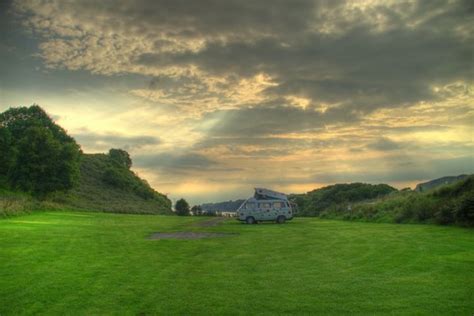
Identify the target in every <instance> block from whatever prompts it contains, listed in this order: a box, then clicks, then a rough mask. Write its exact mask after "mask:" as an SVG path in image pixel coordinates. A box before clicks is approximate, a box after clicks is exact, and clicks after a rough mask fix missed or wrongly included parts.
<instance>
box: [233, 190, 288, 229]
mask: <svg viewBox="0 0 474 316" xmlns="http://www.w3.org/2000/svg"><path fill="white" fill-rule="evenodd" d="M236 215H237V216H236V218H237V219H238V220H240V221H243V222H245V223H247V224H255V223H257V222H260V221H275V222H277V223H278V224H283V223H284V222H285V221H287V220H291V219H292V218H293V215H294V210H293V207H292V203H290V201H288V197H287V196H286V195H285V194H284V193H280V192H276V191H272V190H269V189H264V188H255V194H254V196H253V197H251V198H248V199H247V200H246V201H245V202H244V203H242V205H241V206H240V207H239V209H238V210H237V214H236Z"/></svg>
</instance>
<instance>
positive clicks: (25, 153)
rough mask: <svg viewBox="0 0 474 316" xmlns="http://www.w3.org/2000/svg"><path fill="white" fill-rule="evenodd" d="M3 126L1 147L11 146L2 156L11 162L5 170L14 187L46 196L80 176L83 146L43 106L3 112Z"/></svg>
mask: <svg viewBox="0 0 474 316" xmlns="http://www.w3.org/2000/svg"><path fill="white" fill-rule="evenodd" d="M0 128H1V129H2V131H1V132H0V134H1V136H0V143H1V144H0V148H1V147H2V146H8V147H9V148H10V150H8V151H6V154H5V155H2V156H3V157H2V158H1V159H2V162H3V161H7V162H8V163H9V165H8V164H5V166H4V167H3V168H2V171H1V172H3V173H5V172H7V179H8V180H7V182H8V184H9V185H10V186H11V187H13V188H18V189H21V190H25V191H29V192H31V193H33V194H35V195H39V196H44V195H46V194H47V193H49V192H53V191H63V190H67V189H70V188H71V187H72V186H73V185H74V183H75V181H76V179H77V178H78V175H79V159H80V155H81V151H80V148H79V145H77V143H76V142H75V141H74V139H73V138H72V137H71V136H69V135H67V133H66V131H65V130H64V129H63V128H61V127H60V126H58V125H57V124H55V123H54V122H53V120H52V119H51V118H50V117H49V116H48V115H47V114H46V112H45V111H44V110H43V109H41V108H40V107H39V106H37V105H33V106H31V107H20V108H10V109H9V110H7V111H5V112H3V113H1V114H0ZM2 153H3V150H2ZM7 166H9V167H7ZM7 168H8V171H5V169H7Z"/></svg>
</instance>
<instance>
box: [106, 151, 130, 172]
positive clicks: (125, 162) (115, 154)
mask: <svg viewBox="0 0 474 316" xmlns="http://www.w3.org/2000/svg"><path fill="white" fill-rule="evenodd" d="M109 156H110V159H112V160H113V161H115V162H116V163H117V164H119V165H121V166H123V167H125V168H127V169H130V167H131V166H132V159H130V155H129V154H128V152H126V151H125V150H122V149H115V148H112V149H110V150H109Z"/></svg>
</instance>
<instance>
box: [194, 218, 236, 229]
mask: <svg viewBox="0 0 474 316" xmlns="http://www.w3.org/2000/svg"><path fill="white" fill-rule="evenodd" d="M228 219H229V218H226V217H216V218H212V219H209V220H207V221H202V222H197V223H195V224H194V226H199V227H212V226H216V225H218V224H220V223H222V222H224V221H226V220H228Z"/></svg>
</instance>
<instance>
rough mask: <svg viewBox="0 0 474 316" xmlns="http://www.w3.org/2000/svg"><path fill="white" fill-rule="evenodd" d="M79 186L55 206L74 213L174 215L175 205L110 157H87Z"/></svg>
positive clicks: (108, 155) (81, 166)
mask: <svg viewBox="0 0 474 316" xmlns="http://www.w3.org/2000/svg"><path fill="white" fill-rule="evenodd" d="M80 171H81V172H80V177H79V181H78V183H77V185H76V186H75V187H74V188H73V189H71V191H69V192H68V193H67V194H57V195H56V196H55V197H54V199H53V200H54V201H55V202H60V203H62V204H65V205H67V206H70V207H72V208H74V209H84V210H97V211H104V212H115V213H139V214H171V213H172V212H171V201H170V200H169V199H168V198H167V197H166V196H165V195H163V194H161V193H158V192H156V191H155V190H153V188H151V187H150V185H149V184H148V183H147V182H146V181H145V180H143V179H141V178H139V177H138V176H137V175H136V174H135V173H134V172H133V171H131V170H130V169H128V168H127V167H126V166H123V165H121V164H119V163H117V161H116V160H114V159H113V158H112V157H111V155H110V153H109V154H84V155H83V157H82V159H81V165H80Z"/></svg>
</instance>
